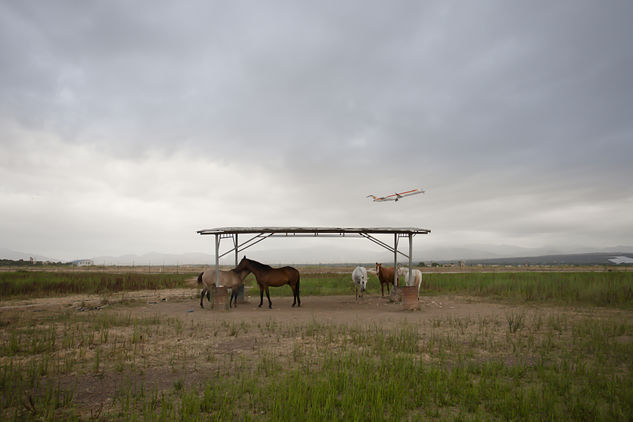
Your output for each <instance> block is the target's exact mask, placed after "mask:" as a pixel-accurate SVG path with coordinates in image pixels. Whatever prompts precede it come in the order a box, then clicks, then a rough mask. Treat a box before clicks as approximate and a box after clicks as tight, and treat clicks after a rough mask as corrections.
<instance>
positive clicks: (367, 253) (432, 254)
mask: <svg viewBox="0 0 633 422" xmlns="http://www.w3.org/2000/svg"><path fill="white" fill-rule="evenodd" d="M421 246H422V247H419V248H418V249H417V251H416V249H414V259H413V261H414V263H416V264H417V263H418V262H422V261H423V262H426V263H430V262H457V261H463V262H465V263H467V264H487V265H494V264H498V265H519V264H530V265H537V264H543V265H557V264H558V265H560V264H569V265H592V264H617V263H619V262H620V263H624V264H626V263H629V262H628V259H631V260H633V247H631V246H617V247H614V248H609V249H603V250H588V251H581V252H579V253H572V254H569V253H561V252H558V251H555V250H551V251H550V250H544V249H528V248H520V247H514V246H488V245H475V246H471V247H468V248H428V247H427V246H425V245H421ZM247 252H248V256H249V257H250V258H253V259H256V260H259V261H262V262H266V263H269V264H271V265H277V264H318V263H322V264H328V263H333V264H334V263H365V264H367V263H373V262H390V261H393V254H391V253H389V252H387V251H384V250H381V249H380V248H375V247H374V248H373V249H349V248H344V247H343V246H341V247H340V248H337V247H334V248H332V247H329V248H327V250H324V249H323V248H319V247H318V246H315V247H307V248H294V249H264V248H260V249H256V250H253V251H252V252H250V251H247ZM243 255H244V253H240V257H241V256H243ZM31 257H33V259H34V260H36V261H51V262H57V261H60V260H59V259H54V258H53V259H52V258H48V257H45V256H42V255H39V254H32V253H25V252H17V251H13V250H10V249H6V248H0V259H10V260H20V259H22V260H25V261H28V260H30V258H31ZM306 257H318V260H314V259H312V260H310V259H306ZM617 257H621V259H619V260H618V259H617ZM77 258H78V259H79V258H82V259H92V261H93V262H94V263H95V265H126V266H131V265H134V266H141V265H152V266H160V265H211V264H213V263H214V262H215V258H214V256H213V254H212V253H211V252H208V253H202V252H193V253H183V254H167V253H159V252H151V253H147V254H143V255H132V254H128V255H119V256H95V257H92V258H90V257H85V256H82V257H77ZM398 259H399V260H401V259H402V260H404V258H403V257H401V256H400V257H399V258H398ZM612 259H615V260H614V261H610V260H612ZM233 262H234V257H233V255H232V254H229V255H227V256H226V257H224V258H222V260H221V264H223V265H231V264H232V263H233Z"/></svg>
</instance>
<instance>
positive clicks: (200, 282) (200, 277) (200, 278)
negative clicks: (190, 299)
mask: <svg viewBox="0 0 633 422" xmlns="http://www.w3.org/2000/svg"><path fill="white" fill-rule="evenodd" d="M202 274H204V271H203V272H201V273H200V274H198V284H202Z"/></svg>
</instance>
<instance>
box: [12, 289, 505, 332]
mask: <svg viewBox="0 0 633 422" xmlns="http://www.w3.org/2000/svg"><path fill="white" fill-rule="evenodd" d="M198 294H199V290H198V289H168V290H158V291H153V290H145V291H137V292H126V293H117V294H111V295H107V296H101V295H75V296H65V297H55V298H37V299H28V300H12V301H5V302H0V312H2V311H10V310H19V309H25V310H26V309H28V310H32V311H36V310H54V309H69V308H71V309H76V310H78V311H93V310H99V309H104V310H105V309H107V308H109V307H112V306H115V305H116V307H117V309H119V310H122V308H124V309H125V311H126V312H131V313H132V314H139V315H143V314H152V315H153V314H160V315H162V316H166V317H176V318H182V319H187V320H191V319H192V320H194V321H196V322H197V321H204V320H207V319H209V318H213V319H214V320H220V321H227V322H241V321H245V322H248V321H254V320H257V319H263V320H276V321H279V322H294V323H305V322H310V321H313V320H316V321H319V322H322V323H325V322H328V323H335V324H362V325H365V324H370V325H371V324H386V325H387V326H389V325H396V324H400V323H403V322H411V323H414V322H421V321H424V320H433V319H439V318H446V317H456V318H462V317H471V318H472V317H474V318H476V317H479V316H493V315H500V314H501V315H504V314H505V313H508V312H510V311H511V310H512V309H514V307H512V306H511V305H505V304H499V303H490V302H486V301H482V300H480V299H478V298H472V297H463V296H422V297H420V305H419V310H418V311H405V310H403V308H402V305H401V304H399V303H391V302H390V301H389V300H388V299H387V298H386V297H385V298H383V297H380V296H367V295H366V296H365V297H364V298H362V299H359V300H358V301H356V300H355V298H354V297H353V296H306V297H304V298H302V302H301V303H302V305H301V308H292V307H291V304H292V298H291V297H273V298H272V301H273V308H272V309H268V307H267V306H266V300H265V299H264V306H262V307H261V308H259V307H258V306H257V305H258V304H259V298H255V297H253V296H250V297H248V296H247V302H248V303H245V304H240V305H239V306H238V308H237V309H231V310H226V309H222V310H212V309H211V306H210V303H209V302H208V301H207V300H206V299H205V302H204V304H205V308H204V309H201V308H200V305H199V299H198ZM126 305H129V307H128V306H126Z"/></svg>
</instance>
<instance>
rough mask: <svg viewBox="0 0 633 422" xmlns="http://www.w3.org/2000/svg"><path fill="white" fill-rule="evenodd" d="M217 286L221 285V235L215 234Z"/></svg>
mask: <svg viewBox="0 0 633 422" xmlns="http://www.w3.org/2000/svg"><path fill="white" fill-rule="evenodd" d="M215 287H220V235H218V234H216V235H215Z"/></svg>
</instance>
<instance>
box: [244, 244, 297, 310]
mask: <svg viewBox="0 0 633 422" xmlns="http://www.w3.org/2000/svg"><path fill="white" fill-rule="evenodd" d="M235 270H236V271H243V270H248V271H250V272H252V273H253V274H255V280H257V284H258V285H259V307H260V308H261V307H262V303H263V302H264V290H266V297H267V298H268V307H269V308H272V307H273V304H272V303H271V302H270V294H269V293H268V287H269V286H272V287H279V286H283V285H284V284H289V285H290V288H291V289H292V294H293V296H294V301H293V302H292V306H295V304H298V306H301V299H300V298H299V281H300V276H299V271H297V269H296V268H292V267H282V268H272V267H271V266H269V265H266V264H262V263H261V262H257V261H253V260H252V259H248V258H246V257H244V258H242V260H241V261H240V263H239V265H238V266H237V267H235Z"/></svg>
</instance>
